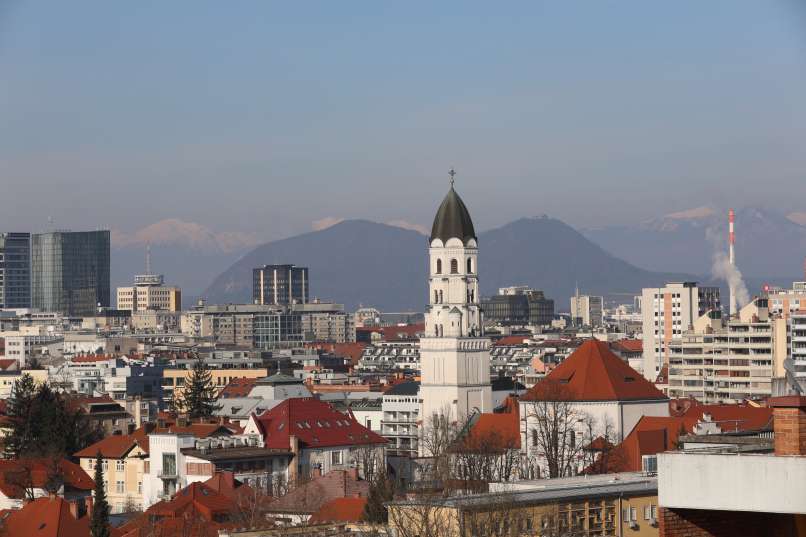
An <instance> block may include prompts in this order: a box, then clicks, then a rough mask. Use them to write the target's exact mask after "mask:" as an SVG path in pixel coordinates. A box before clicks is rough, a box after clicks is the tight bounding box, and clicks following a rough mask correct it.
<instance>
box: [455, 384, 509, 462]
mask: <svg viewBox="0 0 806 537" xmlns="http://www.w3.org/2000/svg"><path fill="white" fill-rule="evenodd" d="M507 401H510V398H509V397H508V398H507ZM505 408H506V409H507V412H503V413H500V414H481V415H480V416H479V417H478V419H477V420H476V422H475V423H474V424H473V426H472V427H471V428H470V431H469V432H468V434H467V435H466V436H465V437H464V438H463V439H462V442H461V443H460V445H459V446H457V448H456V450H457V451H484V452H488V451H489V450H495V451H497V450H502V451H503V450H508V449H520V447H521V432H520V419H519V418H520V416H519V414H520V411H519V405H518V404H517V402H515V404H512V403H506V402H505Z"/></svg>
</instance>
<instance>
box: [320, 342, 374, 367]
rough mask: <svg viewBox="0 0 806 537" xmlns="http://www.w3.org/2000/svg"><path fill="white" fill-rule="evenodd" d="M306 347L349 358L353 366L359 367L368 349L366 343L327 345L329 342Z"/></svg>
mask: <svg viewBox="0 0 806 537" xmlns="http://www.w3.org/2000/svg"><path fill="white" fill-rule="evenodd" d="M305 346H306V347H309V348H312V349H321V350H323V351H325V352H331V353H333V354H335V355H336V356H341V357H344V358H349V359H350V363H351V364H352V365H357V364H358V360H360V359H361V354H362V353H363V352H364V349H365V348H366V347H367V344H366V343H360V342H356V343H352V342H350V343H327V342H314V343H308V344H306V345H305Z"/></svg>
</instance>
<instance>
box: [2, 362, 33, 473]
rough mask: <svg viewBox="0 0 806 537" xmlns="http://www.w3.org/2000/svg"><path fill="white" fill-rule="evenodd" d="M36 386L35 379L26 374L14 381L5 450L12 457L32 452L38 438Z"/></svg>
mask: <svg viewBox="0 0 806 537" xmlns="http://www.w3.org/2000/svg"><path fill="white" fill-rule="evenodd" d="M35 397H36V385H35V384H34V379H33V377H31V375H29V374H28V373H25V374H23V375H22V377H20V378H19V379H18V380H16V381H14V386H13V387H12V389H11V397H10V398H9V399H8V402H7V405H8V406H7V410H6V413H7V415H8V418H9V429H10V430H9V433H8V435H7V436H6V439H5V450H6V453H8V454H9V455H10V456H12V457H15V458H16V457H19V456H20V455H21V454H24V453H26V452H27V451H28V450H30V448H31V446H32V444H33V442H34V439H35V437H36V426H37V424H36V422H35V421H34V419H33V417H34V416H33V414H34V399H35Z"/></svg>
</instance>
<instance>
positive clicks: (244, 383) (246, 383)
mask: <svg viewBox="0 0 806 537" xmlns="http://www.w3.org/2000/svg"><path fill="white" fill-rule="evenodd" d="M256 382H257V379H256V378H247V377H238V378H234V379H232V380H231V381H229V384H227V385H226V386H224V388H223V389H222V390H221V394H220V395H219V396H220V397H221V398H222V399H232V398H235V397H247V396H248V395H249V392H251V391H252V388H254V387H255V383H256Z"/></svg>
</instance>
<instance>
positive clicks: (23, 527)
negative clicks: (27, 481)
mask: <svg viewBox="0 0 806 537" xmlns="http://www.w3.org/2000/svg"><path fill="white" fill-rule="evenodd" d="M6 534H7V535H21V536H22V535H24V536H25V537H85V536H86V537H89V535H90V522H89V517H88V516H83V517H81V518H79V519H76V518H75V517H74V516H73V515H72V513H70V504H69V502H67V501H66V500H64V499H62V498H60V497H53V498H50V497H44V498H37V499H36V500H34V501H32V502H29V503H27V504H25V505H24V506H23V508H22V509H20V510H19V511H12V512H11V514H9V516H8V517H7V518H6V519H5V521H4V522H3V535H6Z"/></svg>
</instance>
